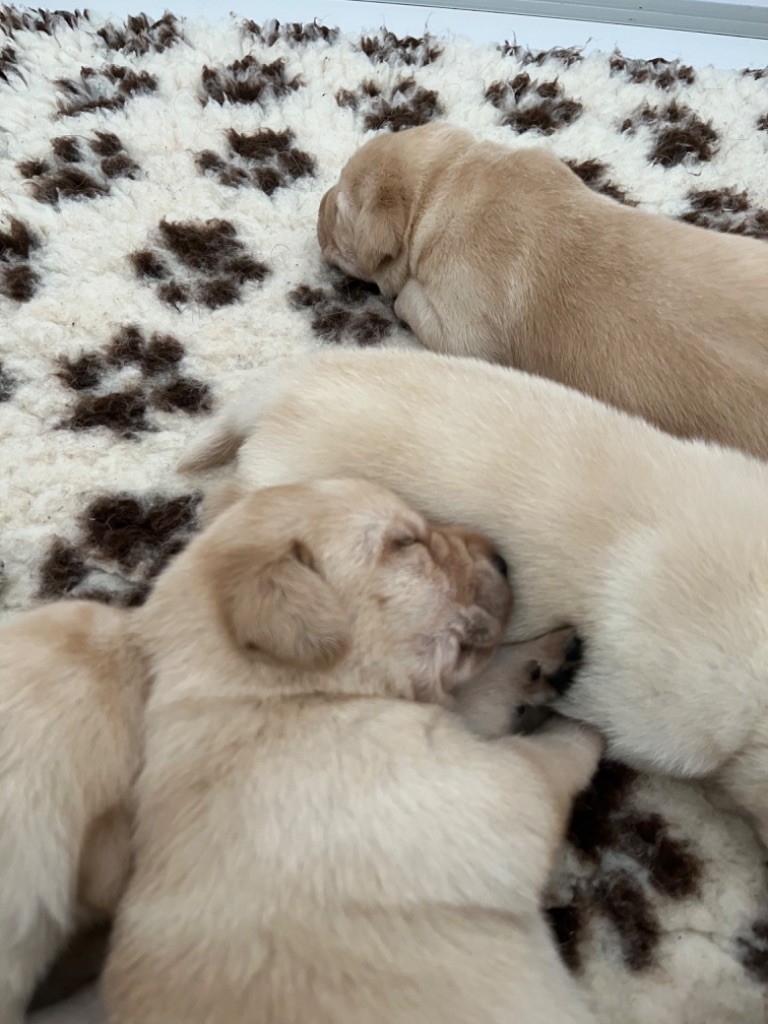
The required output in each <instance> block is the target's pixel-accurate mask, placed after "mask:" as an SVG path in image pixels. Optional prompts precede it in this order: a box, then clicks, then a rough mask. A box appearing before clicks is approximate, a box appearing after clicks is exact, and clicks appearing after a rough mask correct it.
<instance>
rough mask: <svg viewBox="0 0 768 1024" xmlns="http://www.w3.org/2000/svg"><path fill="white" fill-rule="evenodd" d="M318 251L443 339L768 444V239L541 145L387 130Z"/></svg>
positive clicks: (680, 427)
mask: <svg viewBox="0 0 768 1024" xmlns="http://www.w3.org/2000/svg"><path fill="white" fill-rule="evenodd" d="M318 239H319V242H320V247H321V249H322V252H323V255H324V257H325V258H326V260H328V261H329V262H330V263H334V264H335V265H336V266H338V267H340V268H341V269H342V270H344V271H346V272H347V273H348V274H352V275H353V276H354V277H360V278H364V279H365V280H368V281H374V282H375V283H376V284H377V285H378V286H379V288H380V289H381V290H382V292H383V293H384V294H385V295H396V296H397V301H396V302H395V311H396V313H397V314H398V316H399V317H400V318H401V319H402V320H404V321H405V322H406V323H407V324H408V325H409V326H410V327H411V329H412V330H413V332H414V334H415V335H416V336H417V338H418V339H419V341H421V343H422V344H423V345H425V346H426V347H427V348H430V349H433V350H435V351H436V352H444V353H448V354H453V355H464V356H479V357H481V358H483V359H487V360H489V361H491V362H497V363H502V364H504V365H507V366H514V367H516V368H518V369H521V370H527V371H529V372H531V373H536V374H539V375H541V376H543V377H550V378H552V379H553V380H557V381H560V382H561V383H563V384H567V385H569V386H570V387H573V388H576V389H578V390H580V391H584V392H586V393H587V394H590V395H594V396H595V397H596V398H599V399H601V400H602V401H604V402H608V403H609V404H610V405H614V406H616V407H617V408H619V409H624V410H626V411H627V412H631V413H634V414H635V415H639V416H642V417H644V418H645V419H647V420H649V421H651V422H652V423H654V424H656V425H657V426H659V427H661V428H662V429H663V430H666V431H668V432H669V433H672V434H678V435H680V436H683V437H700V438H705V439H707V440H710V441H717V442H720V443H721V444H726V445H732V446H734V447H737V448H741V449H743V450H745V451H747V452H751V453H753V454H755V455H759V456H762V457H768V286H767V285H766V282H768V248H767V247H766V246H765V245H763V244H762V243H761V242H758V241H755V240H752V239H748V238H737V237H734V236H732V235H723V234H717V233H715V232H713V231H707V230H704V229H703V228H699V227H693V226H692V225H689V224H681V223H678V222H676V221H673V220H668V219H666V218H665V217H660V216H656V215H653V214H649V213H644V212H642V211H640V210H635V209H632V208H630V207H627V206H621V205H620V204H619V203H616V202H614V201H613V200H611V199H607V198H605V197H604V196H600V195H597V194H596V193H595V192H593V191H592V190H590V189H589V188H588V187H587V186H586V185H584V184H583V182H582V181H581V180H580V179H579V178H578V177H577V176H576V174H574V173H573V172H572V171H571V170H570V169H569V168H568V167H567V166H566V165H565V164H564V163H562V162H561V161H560V160H558V159H557V158H556V157H555V156H554V155H553V154H551V153H549V152H547V151H546V150H544V149H516V150H512V149H509V148H508V147H506V146H502V145H497V144H495V143H490V142H480V141H478V140H477V139H475V138H474V137H473V136H471V135H469V134H468V133H467V132H464V131H461V130H459V129H456V128H451V127H448V126H447V125H445V124H434V125H429V126H426V127H422V128H413V129H410V130H408V131H403V132H399V133H397V134H391V133H389V132H387V133H385V134H382V135H379V136H377V137H376V138H374V139H372V140H371V141H370V142H368V143H366V144H365V145H364V146H363V147H362V148H361V149H360V150H358V152H357V153H356V154H355V155H354V156H353V157H352V159H351V160H350V161H349V163H348V164H347V165H346V166H345V167H344V169H343V171H342V173H341V178H340V180H339V183H338V185H336V186H334V187H333V188H332V189H331V190H330V191H329V192H327V193H326V195H325V196H324V197H323V200H322V203H321V205H320V217H319V222H318Z"/></svg>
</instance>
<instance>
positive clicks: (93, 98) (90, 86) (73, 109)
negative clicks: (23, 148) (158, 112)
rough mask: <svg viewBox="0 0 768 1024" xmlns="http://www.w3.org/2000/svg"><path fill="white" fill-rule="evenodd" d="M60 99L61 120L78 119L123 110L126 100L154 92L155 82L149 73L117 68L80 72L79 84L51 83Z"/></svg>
mask: <svg viewBox="0 0 768 1024" xmlns="http://www.w3.org/2000/svg"><path fill="white" fill-rule="evenodd" d="M54 84H55V86H56V88H57V89H58V90H59V92H61V93H62V96H61V97H60V98H59V100H58V104H57V105H58V110H59V116H60V117H77V115H78V114H85V113H90V112H91V111H94V110H104V111H105V110H122V109H123V108H124V107H125V106H126V104H127V103H128V101H129V100H131V99H134V98H135V97H137V96H145V95H148V94H149V93H153V92H155V91H156V90H157V84H158V83H157V78H156V77H155V76H154V75H150V74H149V72H148V71H140V72H138V73H137V72H135V71H132V70H131V69H130V68H126V67H122V66H121V65H118V64H108V65H106V66H105V67H103V68H101V69H99V70H96V69H95V68H91V67H83V68H81V69H80V80H79V81H77V80H76V79H72V78H59V79H57V80H56V82H55V83H54Z"/></svg>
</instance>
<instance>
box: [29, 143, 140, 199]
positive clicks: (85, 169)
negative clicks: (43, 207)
mask: <svg viewBox="0 0 768 1024" xmlns="http://www.w3.org/2000/svg"><path fill="white" fill-rule="evenodd" d="M83 141H84V143H85V148H84V147H83V144H82V143H81V140H80V139H78V138H77V137H76V136H74V135H62V136H59V137H58V138H55V139H52V140H51V156H50V157H49V158H48V159H47V160H24V161H22V163H20V164H19V165H18V170H19V173H20V174H21V176H22V177H23V178H26V179H27V180H28V181H29V182H30V185H31V188H32V194H33V196H34V197H35V199H37V200H38V202H40V203H49V204H50V205H51V206H58V205H59V200H60V199H95V198H96V197H98V196H106V195H109V192H110V189H111V187H112V182H113V181H114V180H116V179H118V178H135V177H136V176H137V174H138V173H139V170H140V168H139V165H138V164H137V163H135V161H133V160H132V159H131V158H130V157H129V156H128V154H127V153H126V151H125V147H124V146H123V144H122V142H121V141H120V139H119V138H118V137H117V135H115V134H114V133H113V132H96V133H95V134H94V135H93V136H92V137H91V138H89V139H86V140H83Z"/></svg>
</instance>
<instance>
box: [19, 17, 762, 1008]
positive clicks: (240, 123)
mask: <svg viewBox="0 0 768 1024" xmlns="http://www.w3.org/2000/svg"><path fill="white" fill-rule="evenodd" d="M439 116H445V117H447V118H448V119H449V120H452V121H454V122H456V123H457V124H460V125H465V126H469V127H471V128H473V129H474V130H475V131H476V132H478V133H479V134H480V135H482V136H483V137H485V138H488V139H495V140H498V141H500V142H502V143H504V144H505V145H508V146H510V147H514V146H531V145H536V146H548V147H551V148H552V149H553V150H554V151H555V152H557V153H558V154H560V155H561V156H562V157H564V158H565V159H567V160H568V162H569V163H570V164H571V166H572V167H573V168H574V169H575V170H576V172H577V173H578V174H579V175H580V176H581V177H582V178H583V179H584V180H585V181H586V182H587V183H588V184H589V185H590V186H591V187H593V188H595V189H597V190H598V191H600V192H603V193H605V194H607V195H609V196H611V197H613V199H614V200H616V201H617V202H622V203H631V204H636V205H638V206H642V207H645V208H647V209H652V210H656V211H658V212H660V213H662V214H665V215H667V216H670V217H678V218H682V219H685V220H688V221H692V222H694V223H697V224H702V225H704V226H705V227H708V228H711V229H713V230H719V231H729V232H734V233H740V234H747V235H753V236H756V237H758V238H765V239H768V176H766V167H768V70H762V69H748V70H744V71H736V72H724V71H715V70H712V69H694V68H691V67H687V66H684V65H682V64H681V63H678V62H672V63H669V62H666V61H664V60H634V59H633V60H630V59H628V58H626V57H624V56H622V54H620V53H614V54H593V55H590V56H586V55H584V54H583V53H581V52H579V51H578V50H575V49H566V48H560V49H558V48H556V49H552V50H549V51H547V52H533V51H531V50H530V49H527V48H526V47H525V46H524V45H521V44H519V43H517V42H504V40H500V42H499V45H498V46H488V47H483V48H479V47H476V46H473V45H471V44H469V43H467V42H463V41H459V40H447V39H436V38H430V37H428V36H425V37H423V38H419V39H413V38H407V39H398V38H396V37H395V36H393V35H391V34H390V33H388V32H386V31H383V30H382V31H379V32H375V33H372V34H370V35H366V36H364V37H362V38H361V37H350V36H342V35H340V33H339V32H338V31H336V30H335V29H332V28H326V27H323V26H321V25H319V24H309V25H283V26H281V25H278V24H277V23H274V22H273V23H270V24H266V25H257V24H254V23H253V22H250V21H246V20H242V19H236V18H233V19H232V20H230V21H228V22H227V23H225V24H219V25H206V24H200V23H190V22H185V21H183V20H180V19H177V18H175V17H173V16H172V15H170V14H169V15H166V16H165V17H164V18H163V19H162V20H160V21H157V22H155V23H151V22H150V21H149V20H148V19H147V18H145V17H136V18H131V19H129V20H128V21H127V22H126V23H125V24H115V23H110V22H101V21H98V20H97V19H95V18H94V17H90V16H87V15H72V14H67V13H58V14H56V13H44V12H22V11H20V10H16V9H13V8H2V9H0V197H1V198H0V341H1V344H2V351H1V353H0V358H1V359H2V363H1V364H0V401H1V403H2V404H0V417H1V418H2V419H1V423H2V449H1V451H2V488H3V498H2V503H1V504H0V512H1V514H2V517H3V519H2V530H1V531H0V558H2V560H3V561H4V563H5V582H4V589H3V593H2V599H3V607H4V610H5V612H6V613H7V612H11V611H16V610H18V609H23V608H28V607H30V606H32V605H34V604H35V603H36V602H39V601H44V600H51V599H55V598H61V597H66V596H68V595H78V596H89V597H95V598H97V599H99V600H105V601H112V602H118V603H122V604H130V605H132V604H136V603H139V602H140V601H141V600H142V599H143V597H144V596H145V594H146V591H147V588H148V586H149V585H150V582H151V580H152V578H153V576H154V575H155V574H156V573H157V572H158V571H159V569H160V568H161V567H162V566H163V565H164V564H165V563H166V561H167V560H168V559H169V558H170V557H171V556H172V555H173V554H174V553H175V552H176V551H178V550H179V548H180V547H181V546H182V545H183V544H184V543H185V541H186V539H187V538H188V536H189V535H190V533H191V531H192V530H194V528H195V517H196V507H197V500H198V499H197V497H196V496H195V495H194V494H191V493H189V490H188V488H189V484H188V482H187V481H184V480H183V479H182V478H179V477H176V476H175V475H174V472H173V465H174V461H175V459H176V457H177V455H178V453H179V451H180V450H181V448H182V446H183V445H184V443H185V442H186V441H187V440H188V439H189V437H190V436H191V435H192V434H194V432H195V431H197V430H199V429H200V425H201V421H202V420H203V419H204V418H205V417H206V416H207V415H208V414H209V413H210V411H211V410H212V409H213V408H214V407H215V406H217V405H218V404H219V403H220V402H222V401H223V400H225V399H226V398H227V397H228V395H229V394H230V393H232V392H233V390H234V389H235V388H236V387H237V385H238V384H239V383H240V381H241V379H242V378H243V376H244V374H245V373H246V371H247V370H248V369H249V368H251V367H253V366H256V365H258V364H261V363H263V362H265V361H267V360H269V359H271V358H273V357H274V356H276V355H279V354H283V353H288V352H296V351H299V350H305V349H312V348H317V347H318V346H323V345H379V344H387V345H398V344H399V345H409V344H412V339H411V338H410V337H409V335H408V333H407V332H406V331H405V330H404V329H403V328H402V326H401V325H399V324H398V322H397V320H396V318H395V316H394V314H393V312H392V309H391V307H390V305H388V304H387V303H385V302H383V301H382V300H381V299H380V298H379V297H378V296H377V295H376V294H375V293H374V291H372V290H371V289H369V288H367V287H365V286H363V285H361V284H359V283H357V282H354V281H350V280H348V279H345V278H343V277H341V276H339V275H337V274H335V273H334V272H332V271H331V270H329V269H328V268H327V267H325V266H324V265H323V264H322V262H321V260H320V255H319V252H318V249H317V245H316V242H315V218H316V214H317V207H318V201H319V198H320V195H321V194H322V192H323V190H324V189H326V188H327V187H328V186H329V185H330V184H332V183H333V181H334V180H335V179H336V176H337V175H338V173H339V170H340V168H341V166H342V165H343V163H344V162H345V160H346V159H347V158H348V157H349V156H350V154H351V153H352V152H353V150H354V149H355V147H356V146H357V145H358V144H359V143H360V142H362V141H363V140H364V139H365V138H367V137H369V136H370V133H372V132H375V131H381V130H383V131H387V130H398V129H400V128H405V127H408V126H411V125H418V124H423V123H425V122H427V121H429V120H430V119H432V118H435V117H439ZM723 685H724V686H727V685H728V680H727V679H723ZM764 857H765V854H764V851H762V850H761V849H759V848H758V846H757V844H756V842H755V840H754V838H753V835H752V833H751V831H750V829H749V828H748V827H747V826H746V825H745V824H744V823H743V822H742V821H741V820H740V819H739V818H738V817H736V816H734V815H733V814H730V813H729V812H728V811H727V809H725V808H722V807H720V806H719V804H718V802H717V799H716V797H715V795H714V794H712V793H710V792H707V791H705V790H703V789H702V788H700V787H698V786H693V785H683V784H678V783H674V782H670V781H667V780H659V779H654V778H649V777H638V776H636V775H634V774H633V773H631V772H628V771H626V770H624V769H620V768H617V767H615V766H606V767H604V768H603V770H602V771H601V772H600V774H599V776H598V778H597V780H596V782H595V785H594V786H593V788H592V789H591V791H590V792H589V793H588V794H586V795H585V796H584V797H583V798H582V799H581V800H580V801H579V803H578V806H577V809H576V813H575V815H574V819H573V825H572V827H571V832H570V837H569V843H568V846H567V848H566V850H565V851H564V854H563V858H562V863H561V865H560V867H559V870H558V873H557V876H556V878H555V880H554V883H553V886H552V893H551V896H550V899H549V913H550V916H551V919H552V924H553V929H554V931H555V933H556V935H557V938H558V940H559V942H560V944H561V948H562V952H563V956H564V958H565V959H566V961H567V963H568V965H569V967H570V968H571V970H572V971H573V972H574V973H575V974H576V976H577V977H578V979H579V980H580V983H581V985H582V986H583V988H584V991H585V993H586V995H587V997H588V999H589V1001H590V1002H591V1004H592V1005H593V1006H594V1008H595V1010H596V1013H597V1015H598V1018H599V1019H600V1020H601V1021H604V1022H606V1024H607V1022H609V1021H610V1022H616V1021H621V1022H622V1024H727V1022H737V1021H738V1022H742V1024H757V1022H762V1021H765V1020H766V1016H767V1010H768V913H767V912H768V885H767V879H766V874H765V865H764ZM510 969H512V968H510Z"/></svg>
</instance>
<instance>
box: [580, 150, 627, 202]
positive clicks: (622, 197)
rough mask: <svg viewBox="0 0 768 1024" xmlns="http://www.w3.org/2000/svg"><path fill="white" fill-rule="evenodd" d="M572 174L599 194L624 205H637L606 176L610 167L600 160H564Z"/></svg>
mask: <svg viewBox="0 0 768 1024" xmlns="http://www.w3.org/2000/svg"><path fill="white" fill-rule="evenodd" d="M565 162H566V163H567V164H568V166H569V167H570V168H571V170H572V171H573V172H574V174H577V175H578V176H579V177H580V178H581V180H582V181H583V182H584V184H585V185H588V186H589V187H590V188H591V189H592V190H593V191H594V192H599V193H600V195H603V196H608V197H609V198H611V199H615V200H616V201H617V202H619V203H623V204H624V205H625V206H637V203H636V202H635V200H634V199H630V198H629V196H628V195H627V193H626V192H625V191H624V189H623V188H621V187H620V186H618V185H616V184H614V183H613V182H612V181H611V180H610V178H609V177H608V175H609V173H610V170H611V169H610V168H609V167H608V166H607V164H604V163H602V162H601V161H600V160H582V161H581V162H580V163H579V162H578V161H576V160H566V161H565Z"/></svg>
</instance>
